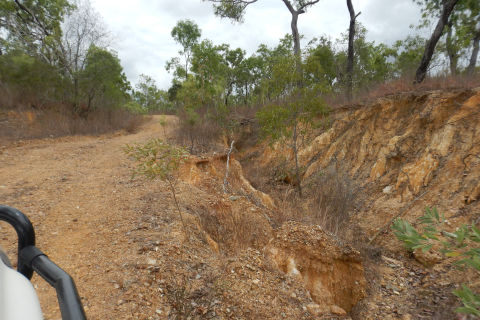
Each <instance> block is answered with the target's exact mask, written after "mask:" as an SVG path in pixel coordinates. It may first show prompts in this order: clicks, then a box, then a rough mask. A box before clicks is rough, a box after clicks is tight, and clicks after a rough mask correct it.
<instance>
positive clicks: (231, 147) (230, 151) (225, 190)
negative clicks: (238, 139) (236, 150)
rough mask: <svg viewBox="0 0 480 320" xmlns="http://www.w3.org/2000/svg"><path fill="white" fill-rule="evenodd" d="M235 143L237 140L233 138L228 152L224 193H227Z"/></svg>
mask: <svg viewBox="0 0 480 320" xmlns="http://www.w3.org/2000/svg"><path fill="white" fill-rule="evenodd" d="M234 143H235V140H232V143H231V144H230V150H228V154H227V169H226V170H225V179H223V193H227V184H228V181H227V179H228V168H229V165H230V154H231V153H232V150H233V144H234Z"/></svg>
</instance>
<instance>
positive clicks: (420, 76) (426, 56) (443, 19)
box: [414, 0, 459, 83]
mask: <svg viewBox="0 0 480 320" xmlns="http://www.w3.org/2000/svg"><path fill="white" fill-rule="evenodd" d="M458 1H459V0H445V2H444V4H443V10H442V14H441V16H440V19H439V20H438V23H437V26H436V27H435V30H434V31H433V34H432V36H431V37H430V40H428V42H427V45H426V46H425V52H424V53H423V57H422V60H421V62H420V65H419V67H418V69H417V72H416V75H415V81H414V83H421V82H423V80H425V77H426V75H427V70H428V66H429V64H430V61H431V60H432V56H433V52H434V51H435V47H436V45H437V42H438V40H439V39H440V37H441V36H442V32H443V29H444V28H445V25H446V24H447V23H448V18H449V17H450V14H451V13H452V11H453V8H454V7H455V5H456V4H457V2H458Z"/></svg>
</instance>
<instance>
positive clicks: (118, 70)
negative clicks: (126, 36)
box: [79, 46, 130, 117]
mask: <svg viewBox="0 0 480 320" xmlns="http://www.w3.org/2000/svg"><path fill="white" fill-rule="evenodd" d="M79 84H80V89H81V92H82V97H83V99H84V104H82V108H81V110H80V113H79V114H80V115H81V116H83V117H86V116H87V115H88V113H89V112H90V111H91V110H93V109H96V108H98V107H100V106H102V107H104V108H108V107H110V108H114V107H119V106H121V105H123V103H124V102H125V101H126V100H127V99H128V98H129V96H128V93H127V92H128V91H129V90H130V84H129V82H128V81H127V78H126V76H125V74H124V73H123V68H122V66H121V65H120V60H119V59H118V57H117V56H116V54H115V53H113V52H111V51H108V50H106V49H102V48H98V47H96V46H91V47H90V49H89V50H88V53H87V57H86V61H85V67H84V69H83V70H82V71H81V72H80V74H79Z"/></svg>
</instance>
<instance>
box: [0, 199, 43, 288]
mask: <svg viewBox="0 0 480 320" xmlns="http://www.w3.org/2000/svg"><path fill="white" fill-rule="evenodd" d="M0 220H3V221H6V222H8V223H9V224H10V225H11V226H12V227H13V228H14V229H15V231H16V232H17V235H18V260H17V261H18V262H17V265H18V266H17V270H18V272H20V273H21V274H23V275H24V276H25V277H27V279H28V280H30V279H32V275H33V270H32V268H31V267H30V266H28V265H26V264H24V263H23V261H22V259H20V252H21V251H22V249H23V248H25V247H28V246H34V245H35V231H34V230H33V226H32V223H31V222H30V220H28V218H27V216H26V215H24V214H23V213H21V212H20V211H19V210H17V209H15V208H11V207H7V206H2V205H0Z"/></svg>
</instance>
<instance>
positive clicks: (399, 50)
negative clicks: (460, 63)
mask: <svg viewBox="0 0 480 320" xmlns="http://www.w3.org/2000/svg"><path fill="white" fill-rule="evenodd" d="M425 43H426V40H425V39H424V38H422V37H420V36H418V35H417V36H415V37H413V36H408V37H407V38H405V39H403V40H398V41H396V42H395V44H394V45H393V50H394V52H395V54H394V56H395V62H394V68H395V75H396V76H397V77H402V76H406V77H413V76H414V74H415V70H416V68H417V67H418V65H419V63H420V61H421V59H422V55H423V52H424V51H425ZM437 59H438V54H434V56H433V57H432V62H433V61H436V60H437ZM433 64H434V63H430V67H431V66H432V65H433Z"/></svg>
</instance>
